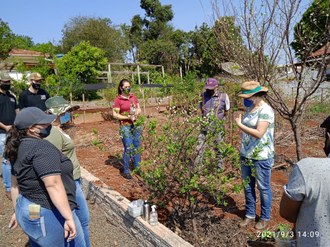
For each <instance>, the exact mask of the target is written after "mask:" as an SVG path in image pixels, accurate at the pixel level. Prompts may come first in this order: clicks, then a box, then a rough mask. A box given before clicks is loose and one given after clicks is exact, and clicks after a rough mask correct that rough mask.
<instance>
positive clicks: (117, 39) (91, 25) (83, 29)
mask: <svg viewBox="0 0 330 247" xmlns="http://www.w3.org/2000/svg"><path fill="white" fill-rule="evenodd" d="M62 33H63V38H62V46H63V50H64V52H68V51H70V49H71V48H72V47H73V46H75V45H77V44H79V43H80V42H82V41H88V42H89V43H90V44H91V45H92V46H95V47H98V48H100V49H102V50H103V51H104V52H105V56H106V57H107V58H108V60H109V61H122V60H123V59H124V55H125V53H126V50H127V42H126V41H125V39H124V36H123V34H122V32H121V30H120V29H119V28H116V27H115V26H113V25H112V23H111V20H110V19H108V18H90V17H83V16H78V17H74V18H71V19H70V21H69V22H68V23H66V24H65V25H64V28H63V30H62Z"/></svg>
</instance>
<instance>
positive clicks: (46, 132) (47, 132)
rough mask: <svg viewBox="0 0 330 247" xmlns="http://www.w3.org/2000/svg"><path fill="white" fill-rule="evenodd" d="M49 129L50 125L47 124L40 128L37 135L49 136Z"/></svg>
mask: <svg viewBox="0 0 330 247" xmlns="http://www.w3.org/2000/svg"><path fill="white" fill-rule="evenodd" d="M51 129H52V125H49V126H48V127H47V128H44V129H41V130H40V132H39V136H40V137H41V138H46V137H47V136H49V134H50V131H51Z"/></svg>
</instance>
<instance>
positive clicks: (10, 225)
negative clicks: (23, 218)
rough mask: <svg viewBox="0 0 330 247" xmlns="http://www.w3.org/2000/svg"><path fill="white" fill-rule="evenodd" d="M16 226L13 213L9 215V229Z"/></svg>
mask: <svg viewBox="0 0 330 247" xmlns="http://www.w3.org/2000/svg"><path fill="white" fill-rule="evenodd" d="M17 226H18V223H17V220H16V214H15V213H13V215H12V216H11V219H10V221H9V225H8V227H9V229H15V228H16V227H17Z"/></svg>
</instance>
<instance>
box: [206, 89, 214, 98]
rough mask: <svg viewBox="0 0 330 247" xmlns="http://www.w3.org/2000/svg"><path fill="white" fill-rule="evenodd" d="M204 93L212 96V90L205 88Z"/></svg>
mask: <svg viewBox="0 0 330 247" xmlns="http://www.w3.org/2000/svg"><path fill="white" fill-rule="evenodd" d="M205 93H206V95H208V96H212V95H213V94H214V90H211V89H206V91H205Z"/></svg>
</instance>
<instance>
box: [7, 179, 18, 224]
mask: <svg viewBox="0 0 330 247" xmlns="http://www.w3.org/2000/svg"><path fill="white" fill-rule="evenodd" d="M10 194H11V201H12V203H13V207H14V213H13V215H12V217H11V219H10V222H9V226H8V227H9V228H10V229H15V228H16V227H17V226H18V223H17V221H16V214H15V211H16V199H17V197H18V194H19V188H18V183H17V179H16V177H15V176H11V188H10Z"/></svg>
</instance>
